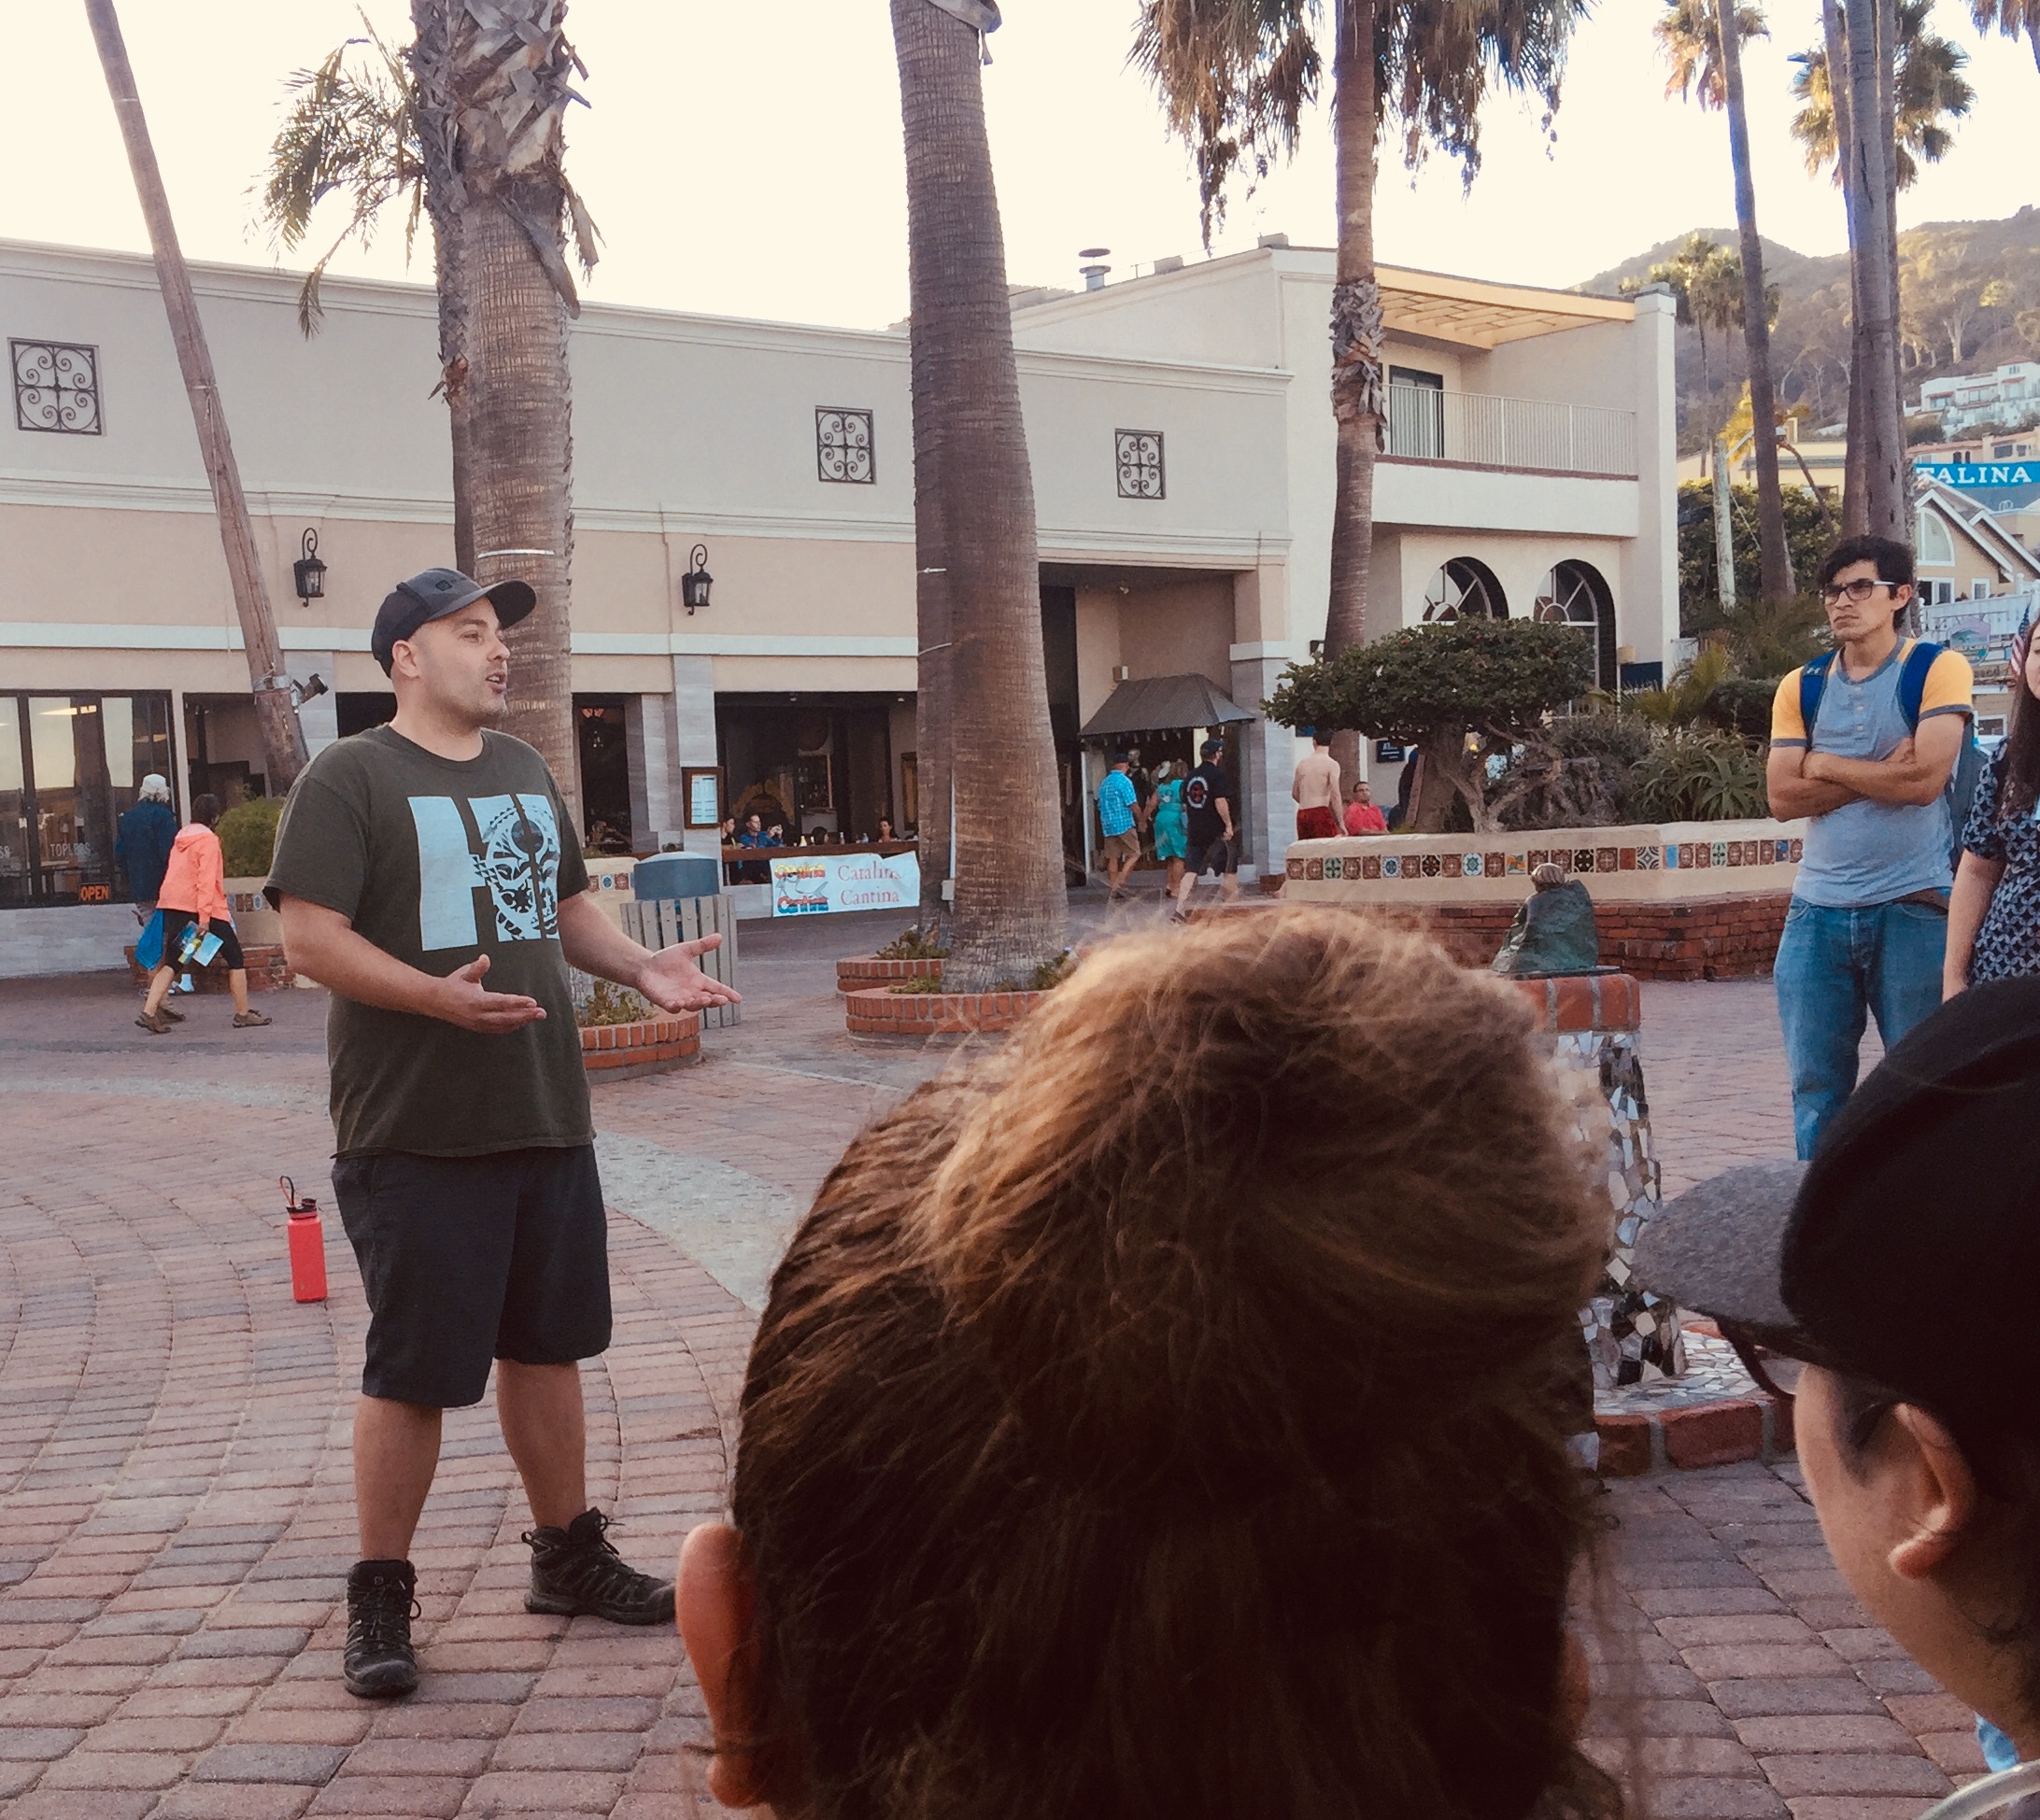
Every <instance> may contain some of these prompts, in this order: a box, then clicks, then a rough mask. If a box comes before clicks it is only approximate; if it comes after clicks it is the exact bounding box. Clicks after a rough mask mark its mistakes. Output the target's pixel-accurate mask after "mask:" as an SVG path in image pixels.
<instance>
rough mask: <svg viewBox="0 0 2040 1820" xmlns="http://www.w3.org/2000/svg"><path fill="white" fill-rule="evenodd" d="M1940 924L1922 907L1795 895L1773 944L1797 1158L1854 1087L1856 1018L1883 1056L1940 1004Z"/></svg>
mask: <svg viewBox="0 0 2040 1820" xmlns="http://www.w3.org/2000/svg"><path fill="white" fill-rule="evenodd" d="M1947 952H1948V918H1947V916H1946V915H1944V914H1943V913H1942V912H1941V911H1940V910H1934V909H1932V908H1931V907H1929V906H1928V905H1925V904H1874V905H1872V906H1870V907H1869V908H1868V909H1866V910H1822V909H1821V908H1820V907H1819V906H1818V905H1815V904H1807V903H1803V902H1801V901H1800V899H1798V898H1797V897H1794V898H1793V899H1792V909H1791V910H1790V911H1788V912H1787V914H1786V917H1785V939H1784V940H1783V941H1781V942H1780V943H1779V944H1778V966H1777V971H1776V977H1777V983H1778V1020H1779V1022H1780V1023H1783V1025H1784V1026H1785V1063H1786V1065H1787V1067H1788V1068H1790V1069H1791V1071H1792V1136H1793V1137H1794V1138H1795V1139H1796V1140H1797V1143H1798V1148H1799V1155H1800V1159H1801V1161H1802V1162H1803V1161H1805V1160H1806V1158H1807V1157H1810V1156H1811V1155H1812V1154H1813V1147H1814V1146H1815V1145H1816V1144H1817V1143H1819V1142H1820V1133H1821V1132H1822V1131H1823V1130H1824V1129H1825V1128H1826V1125H1827V1122H1828V1121H1829V1120H1830V1119H1832V1118H1833V1117H1834V1116H1835V1114H1836V1113H1837V1112H1839V1111H1840V1110H1841V1109H1842V1103H1843V1102H1844V1101H1845V1100H1847V1099H1848V1098H1849V1094H1850V1093H1853V1092H1854V1091H1855V1088H1856V1067H1857V1051H1858V1050H1859V1049H1860V1048H1861V1046H1862V1043H1863V1022H1864V1016H1865V1013H1868V1014H1869V1015H1871V1016H1874V1017H1875V1018H1876V1019H1877V1035H1878V1036H1880V1037H1883V1039H1884V1046H1885V1048H1886V1049H1890V1048H1891V1047H1892V1045H1893V1044H1895V1043H1897V1042H1898V1041H1899V1039H1900V1038H1901V1037H1904V1036H1905V1033H1906V1032H1907V1031H1908V1030H1910V1029H1911V1028H1912V1027H1913V1025H1914V1024H1916V1023H1920V1020H1921V1019H1923V1018H1925V1017H1927V1016H1928V1015H1930V1014H1931V1013H1932V1012H1933V1011H1934V1010H1935V1009H1938V1008H1939V1006H1940V1003H1941V962H1942V959H1943V957H1944V956H1945V955H1946V953H1947Z"/></svg>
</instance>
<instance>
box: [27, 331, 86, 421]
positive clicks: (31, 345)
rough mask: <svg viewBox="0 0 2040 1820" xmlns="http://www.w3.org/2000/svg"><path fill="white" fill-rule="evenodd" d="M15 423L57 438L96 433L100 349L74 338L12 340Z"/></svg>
mask: <svg viewBox="0 0 2040 1820" xmlns="http://www.w3.org/2000/svg"><path fill="white" fill-rule="evenodd" d="M7 357H8V362H9V364H10V365H11V366H12V367H13V369H14V421H15V424H16V426H17V428H19V429H21V430H48V431H50V432H51V433H52V434H55V435H59V436H96V435H98V434H99V430H100V416H99V350H98V349H97V348H96V347H86V346H80V345H79V344H78V343H75V342H63V341H12V340H10V341H9V342H8V343H7Z"/></svg>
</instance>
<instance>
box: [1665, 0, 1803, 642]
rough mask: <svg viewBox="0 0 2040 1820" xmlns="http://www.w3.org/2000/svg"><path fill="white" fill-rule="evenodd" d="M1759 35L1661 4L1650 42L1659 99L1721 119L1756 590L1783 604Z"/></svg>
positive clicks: (1739, 23)
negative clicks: (1748, 102)
mask: <svg viewBox="0 0 2040 1820" xmlns="http://www.w3.org/2000/svg"><path fill="white" fill-rule="evenodd" d="M1764 31H1765V27H1764V15H1763V14H1762V13H1761V12H1759V11H1758V10H1757V8H1756V7H1752V6H1746V5H1743V4H1741V0H1734V4H1729V0H1668V5H1667V7H1666V10H1665V14H1664V16H1663V17H1662V18H1660V19H1659V21H1658V22H1657V36H1658V42H1659V43H1660V44H1661V45H1662V46H1663V47H1664V49H1665V54H1666V56H1667V57H1668V58H1669V60H1670V62H1671V65H1672V74H1671V80H1670V81H1669V82H1668V83H1667V84H1666V87H1665V93H1666V94H1677V95H1679V97H1680V98H1681V99H1685V98H1686V97H1688V96H1689V95H1691V96H1693V97H1695V98H1696V99H1697V100H1698V101H1699V104H1700V106H1702V107H1703V108H1719V109H1721V111H1722V112H1724V113H1725V114H1726V115H1727V116H1728V160H1729V165H1730V168H1731V169H1732V170H1733V171H1734V173H1735V227H1736V231H1737V233H1738V235H1739V236H1740V238H1741V241H1742V282H1743V307H1742V331H1743V347H1744V349H1745V351H1746V352H1747V353H1748V355H1749V360H1750V402H1751V408H1752V409H1753V410H1754V411H1755V413H1756V421H1757V424H1758V426H1759V430H1758V433H1757V435H1756V436H1755V438H1754V439H1753V444H1752V448H1753V452H1754V454H1755V456H1756V465H1757V545H1758V552H1759V559H1758V574H1759V577H1760V580H1759V583H1758V591H1759V593H1760V594H1761V595H1762V596H1763V598H1764V600H1768V601H1772V602H1777V601H1780V600H1790V599H1791V598H1792V552H1791V550H1790V548H1789V547H1788V546H1787V544H1786V542H1785V499H1784V493H1783V490H1782V488H1781V487H1780V486H1779V483H1778V438H1777V435H1776V433H1775V430H1774V428H1773V426H1774V425H1775V424H1776V423H1777V421H1778V401H1777V396H1776V391H1775V388H1774V386H1773V384H1772V379H1771V327H1770V322H1769V319H1768V318H1769V312H1768V311H1767V310H1766V308H1765V307H1764V303H1765V291H1764V241H1763V238H1762V236H1760V235H1759V233H1757V192H1756V183H1755V179H1754V177H1753V176H1752V175H1751V172H1750V116H1749V110H1748V108H1747V107H1746V106H1745V105H1744V101H1743V78H1742V44H1743V40H1744V39H1745V38H1750V37H1756V36H1760V35H1764Z"/></svg>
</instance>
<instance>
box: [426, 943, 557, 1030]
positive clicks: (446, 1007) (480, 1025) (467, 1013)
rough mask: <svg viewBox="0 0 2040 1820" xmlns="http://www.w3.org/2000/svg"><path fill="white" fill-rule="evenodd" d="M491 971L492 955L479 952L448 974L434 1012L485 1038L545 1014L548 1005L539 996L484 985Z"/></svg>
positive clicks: (520, 1027) (519, 1027)
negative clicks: (496, 989)
mask: <svg viewBox="0 0 2040 1820" xmlns="http://www.w3.org/2000/svg"><path fill="white" fill-rule="evenodd" d="M488 972H489V956H488V955H487V954H477V955H476V956H475V959H473V960H472V961H470V962H469V963H468V964H467V965H466V966H463V967H461V968H460V970H459V971H458V972H454V973H449V974H447V975H446V978H445V979H444V980H442V981H440V982H439V984H440V989H441V990H440V993H439V1002H438V1003H437V1005H435V1006H434V1007H433V1012H432V1014H433V1015H434V1016H435V1017H441V1018H444V1019H445V1020H446V1022H447V1023H457V1024H459V1025H460V1028H461V1029H463V1030H475V1031H479V1032H480V1033H481V1034H482V1035H483V1036H485V1037H504V1036H508V1035H509V1034H510V1032H511V1031H513V1030H521V1029H523V1027H524V1026H525V1025H526V1024H528V1023H536V1022H537V1021H538V1020H539V1019H540V1018H542V1017H544V1016H545V1007H544V1006H543V1005H541V1004H540V1003H539V1002H538V1000H537V999H535V998H523V997H520V996H518V995H517V994H516V993H507V992H490V991H489V990H488V988H487V987H485V986H484V985H483V984H482V980H483V977H484V976H485V975H486V974H487V973H488Z"/></svg>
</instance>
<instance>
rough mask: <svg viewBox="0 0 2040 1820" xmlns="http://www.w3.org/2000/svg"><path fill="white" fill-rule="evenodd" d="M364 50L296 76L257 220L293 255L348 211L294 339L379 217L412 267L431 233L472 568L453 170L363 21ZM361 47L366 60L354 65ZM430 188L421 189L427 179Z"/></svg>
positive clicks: (396, 61)
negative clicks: (393, 214) (428, 139)
mask: <svg viewBox="0 0 2040 1820" xmlns="http://www.w3.org/2000/svg"><path fill="white" fill-rule="evenodd" d="M361 26H362V29H363V30H364V31H365V32H366V33H367V37H366V38H349V39H348V40H347V42H346V43H345V44H342V45H340V46H338V47H337V48H336V49H334V50H333V51H332V52H331V53H330V54H329V55H328V56H327V57H326V59H325V60H324V61H323V62H322V63H319V65H318V66H317V67H316V68H313V69H305V70H299V71H298V72H297V73H296V75H294V76H292V77H291V78H290V82H289V84H288V87H289V89H290V95H291V101H290V106H289V108H288V110H287V111H286V112H285V115H284V119H283V124H282V125H281V126H280V127H278V128H277V130H276V138H275V140H274V142H273V143H272V144H271V146H270V148H269V169H268V174H267V176H265V178H264V179H263V183H262V199H261V201H260V203H259V204H258V205H257V210H256V218H257V219H258V220H259V221H260V222H261V223H262V226H264V227H265V228H267V229H268V230H269V233H270V237H271V239H272V240H273V241H274V243H275V244H276V247H278V248H279V249H280V250H282V251H284V252H290V251H294V250H295V249H296V248H297V247H298V246H299V245H300V244H302V242H303V241H304V239H305V235H306V234H307V233H310V232H311V227H312V219H313V215H314V211H315V210H317V208H318V207H319V204H320V203H321V202H323V201H324V200H325V199H326V198H327V197H328V196H330V195H334V194H338V195H340V196H343V197H345V198H346V199H347V204H348V205H349V212H348V216H347V224H346V226H345V227H343V228H342V229H341V230H340V232H339V233H337V234H336V235H334V237H333V241H332V242H331V244H329V245H328V247H326V250H325V251H324V252H323V253H321V254H320V255H319V258H318V260H317V261H315V262H314V263H313V265H312V268H311V270H310V271H309V272H307V273H306V274H305V282H304V284H303V285H302V286H301V287H300V288H299V290H298V327H299V328H300V329H302V330H303V331H304V332H305V334H306V335H307V336H310V335H313V334H316V333H317V332H318V330H319V322H320V320H321V317H322V314H323V312H322V309H321V305H320V301H319V281H320V280H321V279H322V278H323V277H324V276H325V274H326V268H327V267H328V265H330V264H331V263H332V261H333V256H334V254H336V253H337V252H339V250H340V249H341V247H345V246H346V245H347V243H348V242H349V241H350V240H351V241H355V242H358V243H359V244H360V245H361V246H362V247H367V246H368V245H369V244H370V243H371V242H372V241H373V239H374V238H375V229H376V227H377V225H378V223H379V222H380V219H381V217H382V214H383V211H384V209H385V208H386V207H388V206H389V205H390V204H393V203H398V204H403V205H404V256H405V259H406V260H408V259H409V257H410V254H411V252H412V250H413V248H414V247H415V244H416V241H417V237H418V222H419V219H421V217H422V218H426V219H430V220H431V223H432V265H433V279H434V283H433V289H434V291H435V293H436V295H437V297H438V300H439V368H440V381H439V388H438V395H439V396H441V397H443V398H445V400H446V405H447V415H448V419H449V427H450V429H451V431H452V439H453V560H454V566H455V567H456V568H458V569H460V570H463V571H465V570H469V569H472V567H473V565H474V561H475V530H474V515H473V513H472V511H471V509H470V503H469V500H468V468H467V388H466V387H465V385H464V384H463V383H462V382H463V380H464V378H465V376H466V373H467V360H466V357H465V355H464V354H463V352H462V349H463V348H464V347H465V346H466V339H467V338H466V332H465V299H464V298H463V297H462V295H461V291H460V283H459V280H458V278H457V276H456V272H457V267H456V264H455V261H456V260H457V259H458V257H459V253H460V241H459V233H458V229H459V223H460V211H459V209H458V208H457V207H456V206H455V205H454V196H455V192H456V190H457V187H458V186H457V185H455V184H454V183H452V182H451V180H450V178H451V172H452V163H451V160H450V159H446V158H443V159H441V160H439V161H437V162H436V168H434V167H433V166H430V165H429V164H428V161H427V159H426V153H425V146H424V142H423V138H422V135H421V134H420V133H419V130H418V87H417V83H416V81H415V79H414V78H413V76H412V73H411V63H410V55H409V53H408V52H407V51H404V50H399V49H395V48H394V47H392V46H390V44H388V43H386V42H385V41H384V39H383V37H382V35H380V34H379V33H378V32H377V31H376V30H375V26H374V25H373V24H371V23H370V22H369V20H368V16H367V15H366V14H365V13H364V14H363V15H362V17H361ZM362 47H365V48H366V49H365V54H362V55H359V56H358V55H355V54H353V53H355V52H356V51H357V49H361V48H362ZM429 171H431V173H432V176H431V180H430V181H428V172H429Z"/></svg>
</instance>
